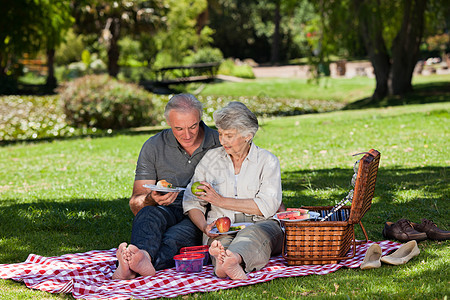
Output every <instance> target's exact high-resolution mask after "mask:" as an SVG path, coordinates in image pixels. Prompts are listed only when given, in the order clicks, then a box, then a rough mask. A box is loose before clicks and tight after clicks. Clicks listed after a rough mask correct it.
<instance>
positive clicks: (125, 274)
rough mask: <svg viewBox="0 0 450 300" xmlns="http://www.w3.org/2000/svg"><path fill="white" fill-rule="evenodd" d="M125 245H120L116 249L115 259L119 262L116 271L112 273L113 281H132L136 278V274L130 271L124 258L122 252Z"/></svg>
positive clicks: (124, 249)
mask: <svg viewBox="0 0 450 300" xmlns="http://www.w3.org/2000/svg"><path fill="white" fill-rule="evenodd" d="M126 248H127V243H121V244H120V245H119V247H118V249H117V252H116V257H117V260H118V261H119V265H118V266H117V269H116V271H115V272H114V274H113V276H112V278H113V279H120V280H124V279H133V278H136V273H135V272H133V271H132V270H131V269H130V266H129V265H128V261H127V260H126V259H125V257H124V252H125V251H126Z"/></svg>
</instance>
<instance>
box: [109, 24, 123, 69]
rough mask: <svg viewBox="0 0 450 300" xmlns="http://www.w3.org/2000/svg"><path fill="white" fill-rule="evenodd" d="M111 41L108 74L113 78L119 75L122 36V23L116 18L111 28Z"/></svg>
mask: <svg viewBox="0 0 450 300" xmlns="http://www.w3.org/2000/svg"><path fill="white" fill-rule="evenodd" d="M110 31H111V35H112V36H111V40H110V41H109V43H110V44H109V49H108V74H109V75H110V76H112V77H117V74H119V55H120V50H119V44H118V41H119V35H120V21H119V20H118V19H117V18H115V19H114V20H113V21H112V23H111V27H110Z"/></svg>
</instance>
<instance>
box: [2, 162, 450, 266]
mask: <svg viewBox="0 0 450 300" xmlns="http://www.w3.org/2000/svg"><path fill="white" fill-rule="evenodd" d="M352 175H353V171H352V170H351V169H339V168H330V169H319V170H299V171H294V172H283V173H282V182H283V194H284V195H285V196H284V197H283V201H284V202H285V204H286V206H287V207H299V206H321V205H330V206H332V205H334V204H335V203H337V202H339V201H340V200H341V199H343V198H344V196H345V195H346V194H347V192H348V191H349V190H350V189H351V186H350V179H351V177H352ZM402 193H406V196H405V195H403V196H399V195H400V194H402ZM408 193H415V194H412V196H408ZM448 193H449V184H448V178H447V167H432V166H429V167H423V168H403V167H392V168H380V169H379V172H378V178H377V183H376V188H375V195H374V201H373V204H372V207H371V209H370V210H369V211H368V212H367V214H366V215H365V216H364V218H363V224H364V227H365V228H366V230H367V233H368V235H369V238H370V239H371V240H375V241H379V240H383V239H384V238H383V237H382V235H381V231H382V229H383V226H384V223H385V222H386V221H397V220H399V219H400V218H407V219H409V220H411V221H414V222H420V220H421V219H422V218H428V219H431V220H433V221H434V222H436V224H438V226H439V227H440V228H442V229H449V228H448V227H449V224H448V216H447V213H448V211H449V210H450V202H449V201H448V198H449V194H448ZM404 197H406V198H407V199H408V197H410V198H411V200H401V199H404ZM132 220H133V214H132V213H131V211H130V209H129V206H128V198H121V199H114V200H105V199H68V200H67V201H61V200H58V201H56V200H52V199H50V200H47V199H42V200H39V199H37V200H35V201H34V202H32V203H23V200H22V199H4V200H2V202H1V209H0V263H13V262H22V261H24V260H25V259H26V258H27V256H28V254H30V253H35V254H39V255H43V256H56V255H62V254H65V253H77V252H86V251H90V250H100V249H111V248H115V247H117V245H118V244H119V243H121V242H123V241H129V239H130V235H131V225H132ZM355 228H356V232H357V238H362V235H361V232H360V229H359V226H355Z"/></svg>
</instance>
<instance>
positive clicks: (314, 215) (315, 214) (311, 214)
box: [273, 211, 320, 222]
mask: <svg viewBox="0 0 450 300" xmlns="http://www.w3.org/2000/svg"><path fill="white" fill-rule="evenodd" d="M283 212H284V211H283ZM273 218H274V219H275V220H278V221H282V222H299V221H309V220H316V219H320V214H319V213H318V212H315V211H310V212H309V219H301V220H298V219H297V220H289V219H279V218H278V214H276V215H275V216H273Z"/></svg>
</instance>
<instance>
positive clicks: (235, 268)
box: [222, 250, 248, 279]
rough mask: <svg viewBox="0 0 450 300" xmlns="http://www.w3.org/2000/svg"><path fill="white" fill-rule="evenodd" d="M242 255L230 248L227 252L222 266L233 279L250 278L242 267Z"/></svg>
mask: <svg viewBox="0 0 450 300" xmlns="http://www.w3.org/2000/svg"><path fill="white" fill-rule="evenodd" d="M241 262H242V257H241V256H240V255H239V254H236V253H233V252H231V251H230V250H227V251H226V252H225V258H224V261H223V264H222V268H223V270H224V271H225V273H226V274H227V275H228V277H230V278H231V279H248V277H247V275H246V274H245V272H244V269H242V267H241Z"/></svg>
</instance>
